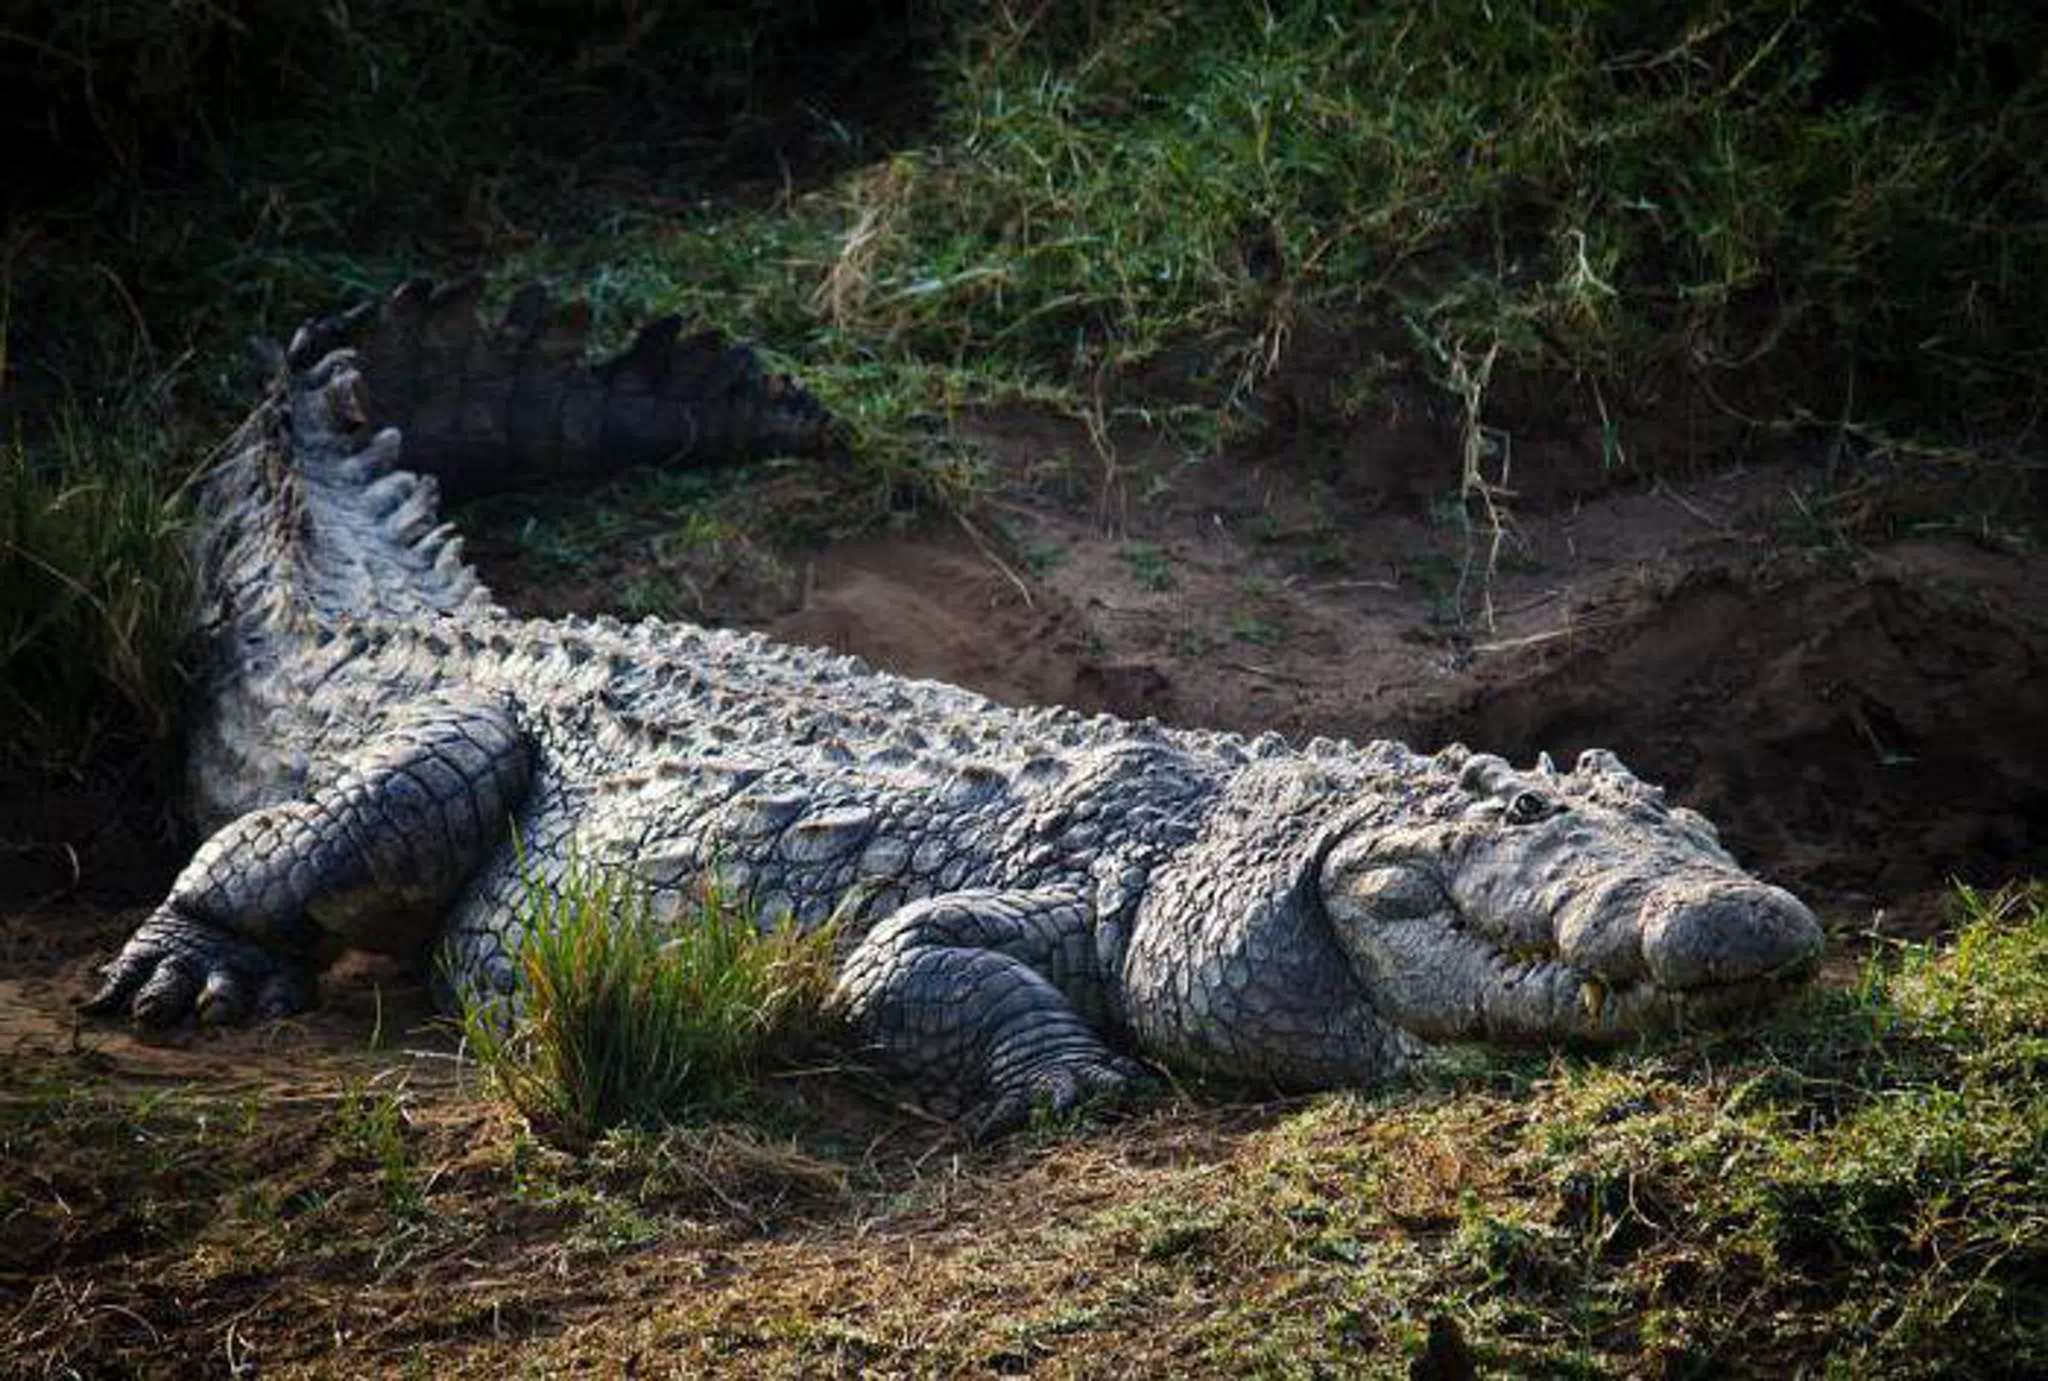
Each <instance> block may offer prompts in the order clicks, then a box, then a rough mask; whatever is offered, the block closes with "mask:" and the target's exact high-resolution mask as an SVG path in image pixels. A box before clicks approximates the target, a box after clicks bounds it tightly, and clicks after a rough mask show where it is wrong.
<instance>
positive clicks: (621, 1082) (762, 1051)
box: [461, 861, 832, 1146]
mask: <svg viewBox="0 0 2048 1381" xmlns="http://www.w3.org/2000/svg"><path fill="white" fill-rule="evenodd" d="M523 919H524V921H525V923H526V935H525V940H524V943H523V946H522V949H521V952H520V956H519V961H518V962H519V968H520V978H521V981H522V990H521V1006H520V1011H519V1015H518V1016H517V1018H516V1020H513V1021H511V1022H510V1023H508V1022H507V1020H506V1015H505V1009H504V1007H503V1005H502V1003H500V1002H498V1001H496V1000H488V999H478V998H476V997H473V996H472V997H470V998H469V999H467V1000H466V1001H465V1003H464V1006H463V1008H462V1012H461V1025H462V1030H463V1035H464V1037H465V1039H466V1040H467V1042H468V1046H469V1049H470V1052H471V1053H472V1054H473V1055H474V1056H475V1058H476V1059H477V1061H478V1062H479V1063H480V1064H481V1065H482V1066H483V1068H484V1069H485V1070H486V1071H487V1073H488V1074H489V1076H490V1078H491V1080H492V1081H493V1083H494V1084H495V1085H496V1087H497V1088H498V1089H500V1090H501V1091H502V1092H503V1093H504V1095H505V1096H506V1097H507V1098H509V1099H510V1101H511V1102H512V1103H513V1104H514V1106H516V1107H517V1108H518V1109H519V1110H520V1111H521V1112H522V1113H524V1114H525V1115H526V1116H527V1117H528V1118H529V1119H530V1120H532V1121H533V1123H534V1124H535V1126H536V1128H538V1129H540V1130H541V1131H542V1132H543V1134H545V1135H547V1136H548V1137H550V1138H551V1139H554V1140H557V1141H560V1142H562V1143H563V1144H566V1145H574V1146H588V1145H590V1144H591V1143H592V1142H593V1141H594V1140H595V1139H596V1138H597V1137H598V1136H599V1135H600V1134H601V1133H603V1132H604V1131H606V1130H607V1129H609V1128H612V1127H617V1126H621V1125H636V1126H659V1125H662V1124H663V1123H666V1122H668V1121H671V1120H676V1119H681V1118H685V1117H688V1116H692V1115H701V1114H703V1113H704V1112H706V1111H708V1110H714V1109H720V1108H730V1107H731V1106H732V1105H733V1104H734V1103H736V1102H738V1101H740V1100H741V1099H742V1098H743V1097H744V1095H745V1094H746V1091H747V1089H748V1087H749V1085H750V1084H751V1082H752V1081H753V1079H754V1078H755V1076H756V1075H757V1074H759V1073H760V1072H761V1070H762V1068H763V1067H764V1065H766V1064H768V1063H770V1062H772V1061H773V1060H775V1059H776V1058H778V1057H783V1056H787V1055H788V1054H789V1053H791V1052H792V1051H793V1050H794V1049H795V1048H797V1047H798V1046H800V1045H801V1044H802V1043H803V1042H804V1041H805V1040H807V1039H809V1038H810V1037H811V1036H813V1035H814V1034H815V1033H816V1031H817V1029H818V1027H819V1025H820V1022H821V1016H820V1012H821V1009H822V1005H823V1003H824V1000H825V998H826V997H827V996H828V995H829V993H830V991H831V981H832V937H831V929H830V927H827V928H825V929H821V930H818V931H814V932H812V933H811V934H809V935H803V934H800V933H799V932H797V930H796V929H795V928H794V926H792V925H788V924H785V925H782V926H779V927H777V928H775V929H773V930H769V931H765V932H764V931H763V930H761V929H760V928H759V927H758V926H757V925H756V924H755V920H754V918H753V917H752V916H751V915H750V914H749V913H748V912H747V911H746V910H745V909H744V908H742V907H739V906H737V905H735V904H733V903H731V902H729V901H727V900H726V899H725V898H723V897H722V896H721V895H720V894H718V893H717V892H716V891H715V890H713V889H711V888H709V887H708V886H707V888H706V890H705V891H704V892H703V893H702V895H701V897H700V898H699V899H698V901H697V903H696V904H695V905H693V906H691V907H689V908H687V909H686V910H685V912H684V914H683V915H681V916H679V917H677V918H676V919H675V920H674V921H672V922H670V921H664V920H662V919H660V918H658V917H657V916H656V914H655V910H654V906H653V902H652V900H651V897H650V896H649V894H648V892H647V890H646V888H645V887H644V886H641V885H639V884H638V883H636V882H635V881H633V880H632V879H630V878H629V877H627V876H626V875H624V874H622V873H620V872H619V871H617V870H613V869H607V868H602V867H599V866H598V865H595V864H590V863H587V862H582V861H577V862H574V863H572V865H571V867H570V868H569V870H568V872H567V874H566V875H565V876H564V877H563V878H562V879H560V880H559V881H556V882H543V881H541V880H538V879H529V881H528V883H527V893H526V902H525V912H524V916H523Z"/></svg>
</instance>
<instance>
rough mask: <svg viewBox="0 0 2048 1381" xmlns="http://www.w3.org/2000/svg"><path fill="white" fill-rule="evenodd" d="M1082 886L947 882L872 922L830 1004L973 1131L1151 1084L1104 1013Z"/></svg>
mask: <svg viewBox="0 0 2048 1381" xmlns="http://www.w3.org/2000/svg"><path fill="white" fill-rule="evenodd" d="M1110 990H1111V983H1110V982H1109V976H1108V975H1107V974H1106V973H1105V972H1104V971H1103V966H1102V965H1101V963H1100V962H1099V960H1098V959H1097V955H1096V946H1095V938H1094V933H1093V925H1092V923H1091V912H1090V907H1089V903H1088V900H1087V896H1086V894H1085V893H1084V892H1082V891H1080V890H1067V889H1041V890H1033V891H963V892H950V893H946V894H944V895H942V896H938V897H932V898H930V899H928V900H925V901H920V902H914V903H912V904H911V905H909V906H906V907H904V908H903V909H901V910H900V911H897V912H896V913H895V914H894V915H892V916H890V917H889V919H887V920H886V921H884V922H882V924H880V925H878V926H877V927H875V929H874V930H872V931H871V932H869V933H868V935H867V936H866V938H864V939H863V940H862V941H861V942H860V944H859V945H857V946H856V947H855V948H854V950H853V952H852V953H851V954H849V955H848V956H847V958H846V961H845V963H844V965H843V966H842V967H841V969H840V974H839V982H838V987H837V991H836V993H835V995H834V1004H835V1006H836V1007H837V1009H838V1010H839V1012H840V1013H841V1015H843V1016H844V1017H845V1018H846V1020H847V1022H848V1024H849V1025H850V1026H851V1027H852V1028H853V1030H854V1032H855V1033H856V1036H857V1038H858V1039H859V1040H861V1041H862V1042H863V1043H864V1044H865V1045H866V1047H867V1048H868V1050H869V1051H870V1052H871V1053H873V1054H874V1055H875V1056H877V1057H878V1059H879V1060H880V1062H881V1063H882V1065H883V1066H884V1068H885V1069H886V1070H887V1071H888V1072H889V1073H890V1074H891V1075H892V1076H894V1077H896V1078H898V1079H900V1080H902V1081H903V1082H905V1083H907V1084H909V1085H910V1086H911V1087H912V1088H913V1089H915V1090H916V1092H917V1094H918V1095H919V1097H920V1098H921V1099H922V1100H923V1101H925V1102H926V1103H927V1104H928V1105H930V1106H932V1107H933V1108H935V1109H937V1110H941V1111H946V1112H951V1113H955V1114H959V1115H961V1116H963V1118H964V1120H965V1122H966V1124H967V1129H968V1132H969V1135H971V1136H973V1137H974V1138H975V1139H976V1140H982V1139H986V1138H988V1137H991V1136H997V1135H1000V1134H1001V1133H1003V1132H1006V1131H1010V1130H1012V1129H1014V1128H1016V1127H1019V1126H1021V1125H1023V1124H1024V1123H1025V1122H1026V1121H1028V1120H1029V1118H1030V1117H1031V1114H1032V1112H1033V1111H1034V1110H1035V1109H1044V1110H1046V1111H1049V1112H1052V1113H1055V1114H1064V1113H1066V1112H1069V1111H1072V1110H1073V1109H1075V1108H1077V1107H1079V1106H1081V1105H1082V1104H1084V1103H1088V1102H1094V1101H1101V1100H1109V1099H1115V1098H1118V1097H1121V1096H1123V1095H1125V1094H1127V1093H1128V1092H1129V1091H1131V1090H1132V1089H1133V1088H1135V1087H1137V1086H1139V1085H1142V1084H1143V1083H1145V1082H1147V1081H1148V1079H1149V1076H1148V1075H1147V1073H1146V1071H1145V1068H1144V1066H1142V1065H1140V1064H1139V1063H1138V1062H1137V1061H1135V1060H1131V1059H1128V1058H1125V1057H1124V1056H1121V1055H1118V1054H1116V1053H1115V1052H1114V1051H1112V1050H1111V1049H1110V1048H1109V1046H1108V1044H1107V1043H1106V1042H1105V1041H1104V1039H1103V1035H1102V1032H1101V1031H1100V1030H1099V1029H1098V1027H1097V1026H1096V1025H1094V1024H1091V1022H1090V1021H1089V1020H1088V1019H1087V1017H1084V1016H1083V1013H1087V1014H1088V1015H1089V1016H1092V1017H1093V1018H1094V1019H1095V1021H1096V1022H1105V1021H1106V1020H1107V1017H1108V1014H1109V1012H1110V1010H1111V1009H1112V1007H1113V1005H1114V1003H1113V1000H1112V998H1111V996H1110Z"/></svg>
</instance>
